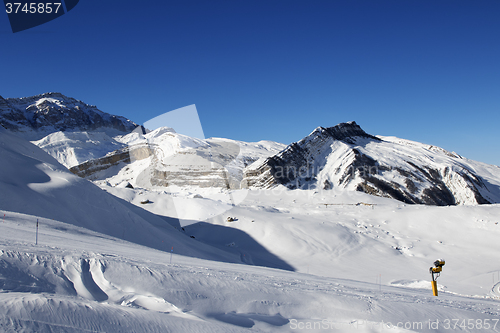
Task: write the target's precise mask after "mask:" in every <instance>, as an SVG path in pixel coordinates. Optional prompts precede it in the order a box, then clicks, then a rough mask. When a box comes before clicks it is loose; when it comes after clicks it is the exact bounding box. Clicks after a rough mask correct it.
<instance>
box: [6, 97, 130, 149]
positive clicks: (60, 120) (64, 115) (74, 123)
mask: <svg viewBox="0 0 500 333" xmlns="http://www.w3.org/2000/svg"><path fill="white" fill-rule="evenodd" d="M0 124H2V126H3V127H4V128H7V129H9V130H12V131H15V132H18V134H20V135H22V136H23V137H25V138H27V139H29V140H40V139H42V138H43V137H44V136H46V135H47V134H49V133H53V132H57V131H75V130H77V131H88V130H97V129H100V128H108V129H113V130H115V131H118V132H122V133H126V132H130V131H132V130H134V129H135V128H136V127H138V126H139V125H138V124H136V123H134V122H133V121H131V120H129V119H127V118H125V117H122V116H116V115H112V114H109V113H106V112H103V111H101V110H99V109H98V108H97V107H96V106H95V105H89V104H86V103H84V102H82V101H80V100H77V99H75V98H72V97H67V96H65V95H63V94H62V93H58V92H48V93H43V94H39V95H34V96H29V97H21V98H3V97H0Z"/></svg>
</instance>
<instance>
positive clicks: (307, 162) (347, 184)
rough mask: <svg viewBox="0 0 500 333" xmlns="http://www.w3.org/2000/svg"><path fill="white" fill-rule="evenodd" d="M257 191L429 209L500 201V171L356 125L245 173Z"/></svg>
mask: <svg viewBox="0 0 500 333" xmlns="http://www.w3.org/2000/svg"><path fill="white" fill-rule="evenodd" d="M244 184H245V185H246V186H247V187H254V188H272V187H274V186H276V185H278V184H282V185H285V186H287V187H288V188H291V189H293V188H301V189H310V188H316V189H319V190H332V189H336V188H342V189H350V190H356V191H362V192H365V193H369V194H373V195H378V196H383V197H390V198H394V199H397V200H399V201H402V202H405V203H424V204H430V205H456V204H485V203H497V202H500V168H499V167H497V166H492V165H487V164H483V163H479V162H475V161H471V160H468V159H466V158H463V157H461V156H459V155H457V154H456V153H451V152H448V151H446V150H444V149H442V148H439V147H435V146H430V145H425V144H421V143H418V142H412V141H408V140H403V139H398V138H394V137H383V136H378V137H376V136H372V135H369V134H367V133H365V132H364V131H363V130H362V129H361V128H360V127H359V126H358V125H357V124H356V123H355V122H349V123H341V124H339V125H337V126H334V127H330V128H323V127H318V128H316V129H315V130H314V131H313V132H312V133H311V134H310V135H309V136H307V137H305V138H304V139H302V140H300V141H299V142H296V143H292V144H291V145H289V146H288V147H287V148H286V149H284V150H283V151H281V152H280V153H278V154H276V155H274V156H272V157H269V158H268V159H266V160H262V161H259V162H257V163H254V164H253V165H251V166H249V167H248V168H247V169H246V170H245V176H244Z"/></svg>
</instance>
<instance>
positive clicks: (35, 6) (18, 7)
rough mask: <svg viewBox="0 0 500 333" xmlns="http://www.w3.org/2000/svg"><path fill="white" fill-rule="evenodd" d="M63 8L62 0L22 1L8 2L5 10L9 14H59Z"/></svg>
mask: <svg viewBox="0 0 500 333" xmlns="http://www.w3.org/2000/svg"><path fill="white" fill-rule="evenodd" d="M60 8H61V3H60V2H54V3H52V2H31V3H27V2H25V3H21V2H12V3H10V2H8V3H6V4H5V10H6V12H7V14H12V13H14V14H18V13H26V14H52V13H54V14H57V13H58V11H59V9H60Z"/></svg>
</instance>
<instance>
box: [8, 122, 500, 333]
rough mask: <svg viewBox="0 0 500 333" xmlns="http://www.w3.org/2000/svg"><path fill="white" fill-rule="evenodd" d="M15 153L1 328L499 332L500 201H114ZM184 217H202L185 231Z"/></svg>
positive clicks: (333, 195)
mask: <svg viewBox="0 0 500 333" xmlns="http://www.w3.org/2000/svg"><path fill="white" fill-rule="evenodd" d="M0 157H1V158H0V188H1V189H2V191H1V192H0V218H1V221H0V330H1V331H5V332H247V331H248V332H323V331H336V332H456V331H463V332H499V331H500V326H499V325H498V324H497V323H498V319H499V313H500V303H499V301H498V295H499V294H500V292H499V280H500V276H499V272H500V265H499V264H498V260H497V253H498V251H500V244H499V242H498V237H499V236H500V229H499V228H500V225H499V224H498V222H500V219H499V216H500V205H481V206H453V207H431V206H422V205H404V204H401V203H400V202H397V201H395V200H392V199H387V198H380V197H373V196H369V195H367V194H364V193H359V192H354V193H353V192H350V191H344V190H340V189H339V190H334V191H312V190H305V191H303V190H294V191H290V190H287V189H285V188H282V187H278V188H275V189H273V190H238V191H221V190H220V189H209V188H207V189H191V190H189V189H183V188H179V189H171V190H169V192H165V191H152V190H148V189H139V188H136V189H130V188H123V187H110V186H108V185H106V183H105V182H102V183H101V187H102V188H103V189H104V190H106V191H107V192H109V193H106V191H103V190H101V189H99V188H97V187H96V186H95V185H93V184H92V183H90V182H88V181H87V180H84V179H80V178H78V177H76V176H74V175H72V174H71V173H69V172H68V171H67V170H66V169H65V168H64V167H63V166H62V165H60V164H59V163H58V162H57V161H55V160H54V159H53V158H52V157H50V156H48V155H47V154H46V153H44V152H43V151H42V150H40V149H39V148H37V147H36V146H34V145H32V144H30V143H29V142H27V141H23V140H21V139H19V138H17V137H15V136H12V135H11V134H8V133H6V131H4V130H3V129H0ZM111 194H113V195H111ZM229 197H241V198H243V199H242V200H240V201H241V202H240V203H239V204H237V205H235V206H232V202H231V200H230V199H228V198H229ZM144 198H148V199H149V200H150V201H151V203H149V204H140V202H139V201H140V199H144ZM172 198H179V199H182V200H179V201H178V202H174V203H172V202H171V201H169V200H170V199H172ZM171 203H172V204H171ZM222 205H229V206H230V207H231V209H230V210H229V211H228V212H226V213H224V214H219V213H218V209H220V207H221V206H222ZM178 210H192V211H193V216H192V218H193V219H194V221H193V222H194V223H192V224H190V225H187V226H185V227H184V230H182V229H181V226H180V225H176V220H175V219H174V218H173V216H175V214H176V211H178ZM196 211H200V212H201V211H205V212H204V215H206V211H208V212H211V213H212V216H211V217H209V218H207V219H205V220H197V219H196V214H197V213H196ZM227 216H231V217H233V218H234V221H233V222H227V220H226V217H227ZM37 221H38V224H39V229H38V230H39V231H38V238H37V236H36V230H37V229H36V225H37ZM190 236H193V237H194V239H193V238H192V237H190ZM36 240H37V242H38V244H35V242H36ZM172 250H173V251H172ZM437 258H443V259H445V260H446V265H445V266H444V267H443V272H442V274H441V275H442V276H441V277H440V278H439V279H438V286H439V289H440V294H439V296H438V297H434V296H432V292H431V290H430V274H429V273H428V269H429V267H430V266H431V265H432V263H433V261H434V260H436V259H437Z"/></svg>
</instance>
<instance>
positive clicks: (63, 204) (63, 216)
mask: <svg viewBox="0 0 500 333" xmlns="http://www.w3.org/2000/svg"><path fill="white" fill-rule="evenodd" d="M0 143H1V144H0V188H1V191H0V209H1V210H6V211H10V212H17V213H23V214H31V215H35V216H38V217H42V218H45V219H54V220H56V221H61V222H64V223H67V224H70V225H73V226H77V227H82V228H85V229H88V230H91V231H95V232H99V233H102V234H105V235H108V236H111V237H117V238H120V239H123V240H128V241H131V242H134V243H137V244H141V245H145V246H148V247H151V248H155V249H161V250H168V249H169V247H168V246H167V245H166V244H165V243H164V242H168V243H169V244H170V243H172V245H169V246H174V245H173V244H174V243H175V246H176V249H178V251H179V253H184V254H186V255H192V256H196V257H204V258H207V255H208V253H212V254H214V255H215V256H220V258H221V260H224V261H236V262H238V261H239V258H238V257H237V256H234V257H232V256H231V255H228V254H227V253H224V252H222V251H217V250H212V248H211V247H209V246H203V247H202V248H199V245H200V243H198V242H193V241H192V240H191V239H190V238H189V237H187V236H186V235H184V234H183V233H180V232H179V231H178V230H177V229H175V228H174V227H173V226H176V225H178V221H177V220H176V219H172V218H168V217H158V216H156V215H154V214H151V213H149V212H147V211H145V210H143V209H140V208H137V207H136V206H134V205H132V204H130V203H129V202H127V201H124V200H121V199H118V198H117V197H115V196H113V195H110V194H108V193H106V192H105V191H103V190H101V189H100V188H99V187H97V186H96V185H94V184H92V183H91V182H89V181H87V180H85V179H82V178H80V177H77V176H75V175H74V174H72V173H71V172H69V171H68V170H67V169H66V168H65V167H64V166H62V165H61V164H59V163H58V162H57V161H56V160H55V159H53V158H52V157H51V156H49V155H48V154H47V153H45V152H44V151H43V150H41V149H40V148H38V147H36V146H35V145H33V144H31V143H30V142H28V141H25V140H24V139H21V138H19V137H18V136H16V135H13V134H11V133H9V132H8V131H6V130H4V129H3V128H0ZM214 251H215V252H214ZM216 253H218V254H216ZM209 257H210V258H212V255H209Z"/></svg>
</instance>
